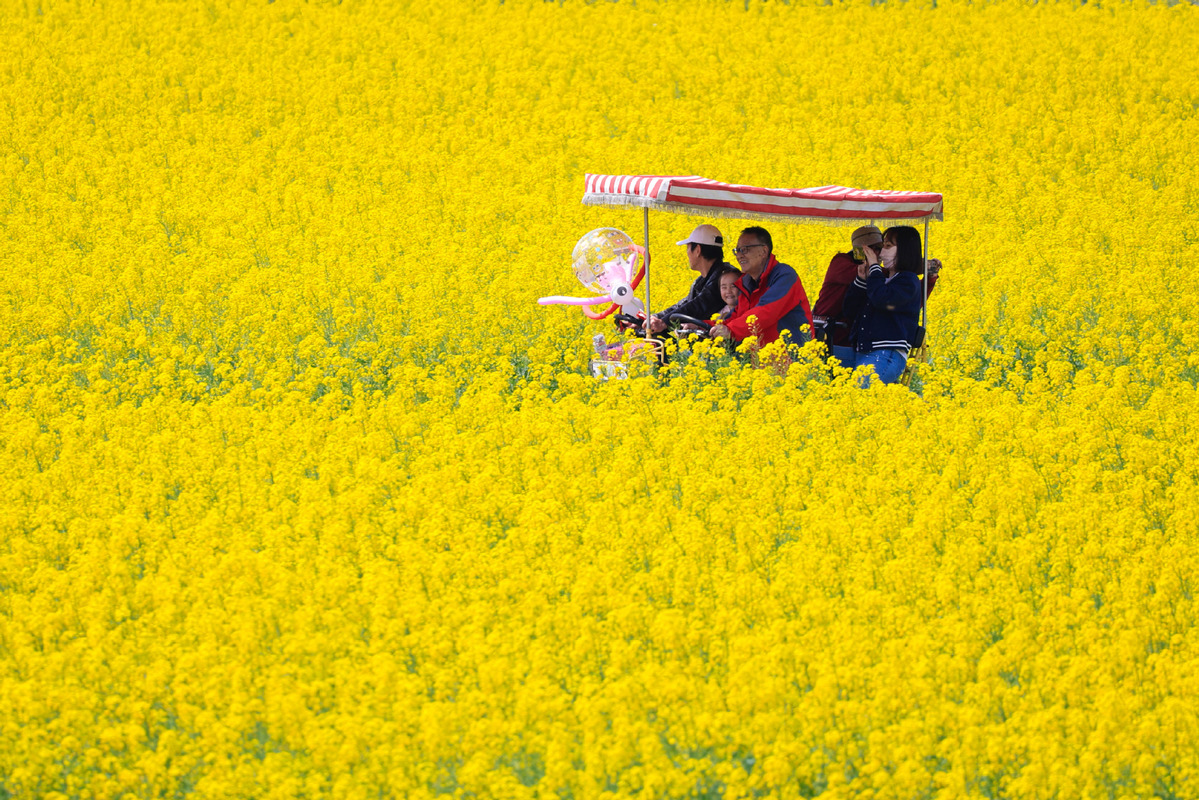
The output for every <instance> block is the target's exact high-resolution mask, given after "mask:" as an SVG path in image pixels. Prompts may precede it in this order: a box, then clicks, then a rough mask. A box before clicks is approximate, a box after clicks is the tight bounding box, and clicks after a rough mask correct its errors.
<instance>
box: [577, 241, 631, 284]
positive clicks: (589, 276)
mask: <svg viewBox="0 0 1199 800" xmlns="http://www.w3.org/2000/svg"><path fill="white" fill-rule="evenodd" d="M635 257H636V251H635V250H634V249H633V240H632V238H630V237H629V235H628V234H627V233H625V232H624V231H622V230H619V229H617V228H596V229H595V230H593V231H591V232H590V233H587V234H584V235H583V238H581V239H579V241H578V243H577V244H575V249H574V251H573V252H572V253H571V254H570V259H571V263H572V266H573V269H574V273H575V277H576V278H578V279H579V282H580V283H582V284H583V285H584V286H586V287H587V288H588V289H591V290H592V291H594V292H597V293H599V294H606V293H607V292H608V291H609V290H610V289H611V286H612V279H613V274H612V272H617V271H614V270H612V267H614V266H616V265H617V264H631V263H632V261H633V259H634V258H635Z"/></svg>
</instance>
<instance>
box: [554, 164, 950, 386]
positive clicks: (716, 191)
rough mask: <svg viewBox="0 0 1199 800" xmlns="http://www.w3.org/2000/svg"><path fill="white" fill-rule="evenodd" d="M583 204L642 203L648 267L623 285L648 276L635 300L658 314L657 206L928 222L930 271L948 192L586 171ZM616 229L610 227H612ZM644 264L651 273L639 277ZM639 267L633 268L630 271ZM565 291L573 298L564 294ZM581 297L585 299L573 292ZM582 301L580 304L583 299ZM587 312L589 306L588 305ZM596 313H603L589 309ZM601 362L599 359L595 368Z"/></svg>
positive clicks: (763, 216) (920, 357) (821, 219)
mask: <svg viewBox="0 0 1199 800" xmlns="http://www.w3.org/2000/svg"><path fill="white" fill-rule="evenodd" d="M583 204H584V205H594V206H608V207H612V208H639V209H641V211H642V224H643V228H644V244H643V245H642V246H641V247H637V248H636V250H637V251H638V253H639V255H640V256H642V258H643V262H642V268H641V270H640V271H638V275H637V280H636V281H630V282H627V283H625V284H623V285H622V286H621V287H620V288H621V289H625V290H630V291H635V290H636V289H637V288H638V286H639V285H640V284H641V283H642V282H644V285H645V293H644V297H645V299H644V301H638V302H637V303H636V306H637V308H636V311H637V313H638V314H639V315H641V316H643V317H645V318H648V317H649V316H650V315H651V314H652V308H653V305H652V301H651V289H652V282H651V277H650V270H649V212H650V209H656V210H659V211H669V212H671V213H674V214H686V215H688V216H700V217H708V218H711V217H732V218H736V219H755V220H773V221H778V222H787V223H801V224H803V223H807V224H812V223H815V224H823V225H878V226H880V227H882V226H884V225H895V224H906V225H917V224H919V223H921V222H922V223H924V236H923V239H922V244H923V247H924V264H925V269H924V272H925V274H926V275H927V272H928V258H929V255H928V253H929V246H928V233H929V223H930V222H931V221H932V220H934V219H935V220H942V219H943V213H942V198H941V195H940V194H936V193H933V192H900V191H870V190H864V189H852V188H849V187H846V186H820V187H816V188H812V189H765V188H760V187H756V186H743V185H740V184H733V183H721V182H720V181H714V180H709V179H707V178H701V177H699V176H696V175H690V176H680V175H597V174H592V173H586V175H585V176H584V191H583ZM609 230H610V229H609ZM642 271H643V272H644V281H641V280H640V277H641V272H642ZM629 274H630V275H631V274H632V273H631V272H630V273H629ZM922 283H923V284H924V300H923V303H922V307H921V314H920V325H921V328H922V329H925V330H927V327H928V284H927V281H922ZM559 299H560V300H561V299H566V298H559ZM589 299H590V301H591V304H595V303H607V302H611V303H612V305H611V306H610V307H609V309H608V310H607V311H606V312H604V313H605V314H611V313H614V312H615V310H616V308H617V307H620V308H621V309H622V311H626V312H627V311H629V310H630V309H631V306H630V305H629V304H623V305H622V304H620V303H618V302H617V301H618V300H620V299H621V298H619V297H617V296H616V295H615V294H611V293H609V294H607V295H605V296H601V297H596V298H589ZM574 300H576V301H578V300H581V299H580V298H574ZM575 304H581V303H578V302H576V303H575ZM584 311H585V312H587V309H586V308H585V309H584ZM587 315H588V316H589V317H592V318H598V316H601V315H596V314H594V313H592V312H587ZM640 341H641V342H642V343H643V347H642V348H641V349H640V350H638V349H636V348H630V349H632V350H633V352H634V353H636V352H641V353H642V355H644V353H646V352H652V353H661V347H662V346H661V342H659V341H658V340H656V339H653V338H644V337H642V339H641V340H640ZM925 353H926V342H921V343H920V346H919V347H918V348H917V349H916V350H914V351H913V352H912V353H911V354H910V355H909V357H908V371H907V372H905V374H904V378H903V380H904V382H905V383H906V382H907V381H908V380H910V373H911V370H912V367H913V365H914V364H916V363H920V362H923V361H924V360H925ZM595 372H596V369H595V366H594V362H593V374H595Z"/></svg>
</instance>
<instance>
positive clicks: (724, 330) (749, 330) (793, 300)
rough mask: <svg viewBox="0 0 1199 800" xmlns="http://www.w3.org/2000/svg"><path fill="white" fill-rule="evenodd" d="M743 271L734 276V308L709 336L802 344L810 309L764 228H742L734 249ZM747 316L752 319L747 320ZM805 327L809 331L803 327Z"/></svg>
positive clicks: (795, 279)
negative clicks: (785, 338)
mask: <svg viewBox="0 0 1199 800" xmlns="http://www.w3.org/2000/svg"><path fill="white" fill-rule="evenodd" d="M733 255H735V256H736V257H737V263H739V264H740V265H741V272H742V273H743V274H742V275H741V277H740V278H738V279H737V296H738V301H737V308H736V309H735V310H734V311H733V315H732V316H731V317H729V318H728V319H727V320H725V321H724V322H723V323H722V324H720V325H716V326H714V327H713V328H712V336H714V337H716V336H730V335H731V336H732V337H733V339H735V340H736V341H738V342H739V341H741V340H742V339H744V338H745V337H747V336H757V337H758V343H759V344H761V345H767V344H770V343H771V342H773V341H776V340H777V339H779V338H780V337H781V336H782V335H783V334H784V332H785V333H787V334H789V336H788V339H787V341H789V342H791V343H792V344H800V345H802V344H803V343H804V342H806V341H808V340H809V339H810V338H811V336H810V331H811V329H812V311H811V308H810V307H809V306H808V296H807V295H806V294H805V293H804V290H803V283H802V282H801V281H800V280H799V275H797V274H796V273H795V270H794V269H792V268H791V267H789V266H788V265H786V264H783V263H781V262H779V260H778V259H777V258H775V257H774V240H773V239H771V237H770V233H769V232H768V231H767V230H766V229H765V228H759V227H756V226H755V227H752V228H746V229H745V230H743V231H741V237H740V238H739V239H738V240H737V247H736V248H734V249H733ZM750 317H753V318H754V320H753V322H752V323H750V322H749V319H750ZM804 325H807V326H808V331H809V332H808V333H805V332H804V331H803V330H802V326H804Z"/></svg>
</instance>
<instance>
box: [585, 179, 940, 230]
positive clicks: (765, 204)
mask: <svg viewBox="0 0 1199 800" xmlns="http://www.w3.org/2000/svg"><path fill="white" fill-rule="evenodd" d="M585 184H586V188H585V190H584V193H583V204H584V205H593V206H623V207H636V208H656V209H660V210H662V211H672V212H674V213H676V214H695V215H700V216H723V217H743V218H749V219H753V218H761V219H777V220H784V221H786V220H790V221H793V222H826V223H828V222H831V223H837V222H846V223H851V222H856V221H861V220H877V221H883V220H927V219H937V220H939V219H943V215H942V210H941V195H939V194H935V193H933V192H890V191H870V190H865V189H851V188H849V187H847V186H819V187H816V188H814V189H760V188H758V187H756V186H742V185H739V184H735V183H721V182H720V181H713V180H708V179H707V178H701V177H699V176H697V175H688V176H683V175H595V174H592V173H590V172H588V173H587V174H586V177H585Z"/></svg>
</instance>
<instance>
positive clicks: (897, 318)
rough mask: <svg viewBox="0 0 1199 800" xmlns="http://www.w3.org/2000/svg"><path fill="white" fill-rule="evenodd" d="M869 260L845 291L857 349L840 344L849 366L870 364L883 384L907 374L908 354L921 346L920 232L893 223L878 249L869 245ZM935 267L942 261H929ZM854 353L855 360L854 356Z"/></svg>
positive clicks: (853, 338)
mask: <svg viewBox="0 0 1199 800" xmlns="http://www.w3.org/2000/svg"><path fill="white" fill-rule="evenodd" d="M865 253H866V260H865V262H863V263H862V264H861V266H859V267H858V277H857V279H856V280H855V281H854V282H853V285H852V286H850V287H849V289H848V290H847V291H846V292H845V304H844V313H845V315H846V316H848V317H849V318H850V319H852V320H854V322H853V330H852V332H851V334H850V338H851V340H852V341H853V350H852V353H846V352H845V350H846V349H847V348H837V350H838V351H839V352H838V353H837V355H838V356H839V357H840V358H841V361H842V363H843V364H844V365H845V366H847V367H860V366H863V365H865V364H870V365H871V366H873V367H874V372H875V374H876V375H878V379H879V380H880V381H882V382H883V383H894V382H895V381H897V380H899V377H900V376H901V375H903V370H904V367H906V366H907V361H908V353H909V352H910V351H911V350H912V348H914V347H916V345H917V337H918V334H919V330H920V306H921V304H922V302H923V298H924V289H923V287H922V285H921V282H920V273H921V272H922V271H923V269H924V257H923V250H922V249H921V247H920V233H919V232H918V231H917V230H916V229H915V228H910V227H907V226H901V227H897V228H890V229H889V230H887V232H886V233H885V234H883V243H882V246H881V248H880V249H879V250H877V251H876V250H874V249H872V248H869V247H867V248H865ZM929 264H930V271H932V268H933V267H936V268H939V267H940V264H939V263H933V262H929ZM850 358H852V363H847V362H849V359H850Z"/></svg>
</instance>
